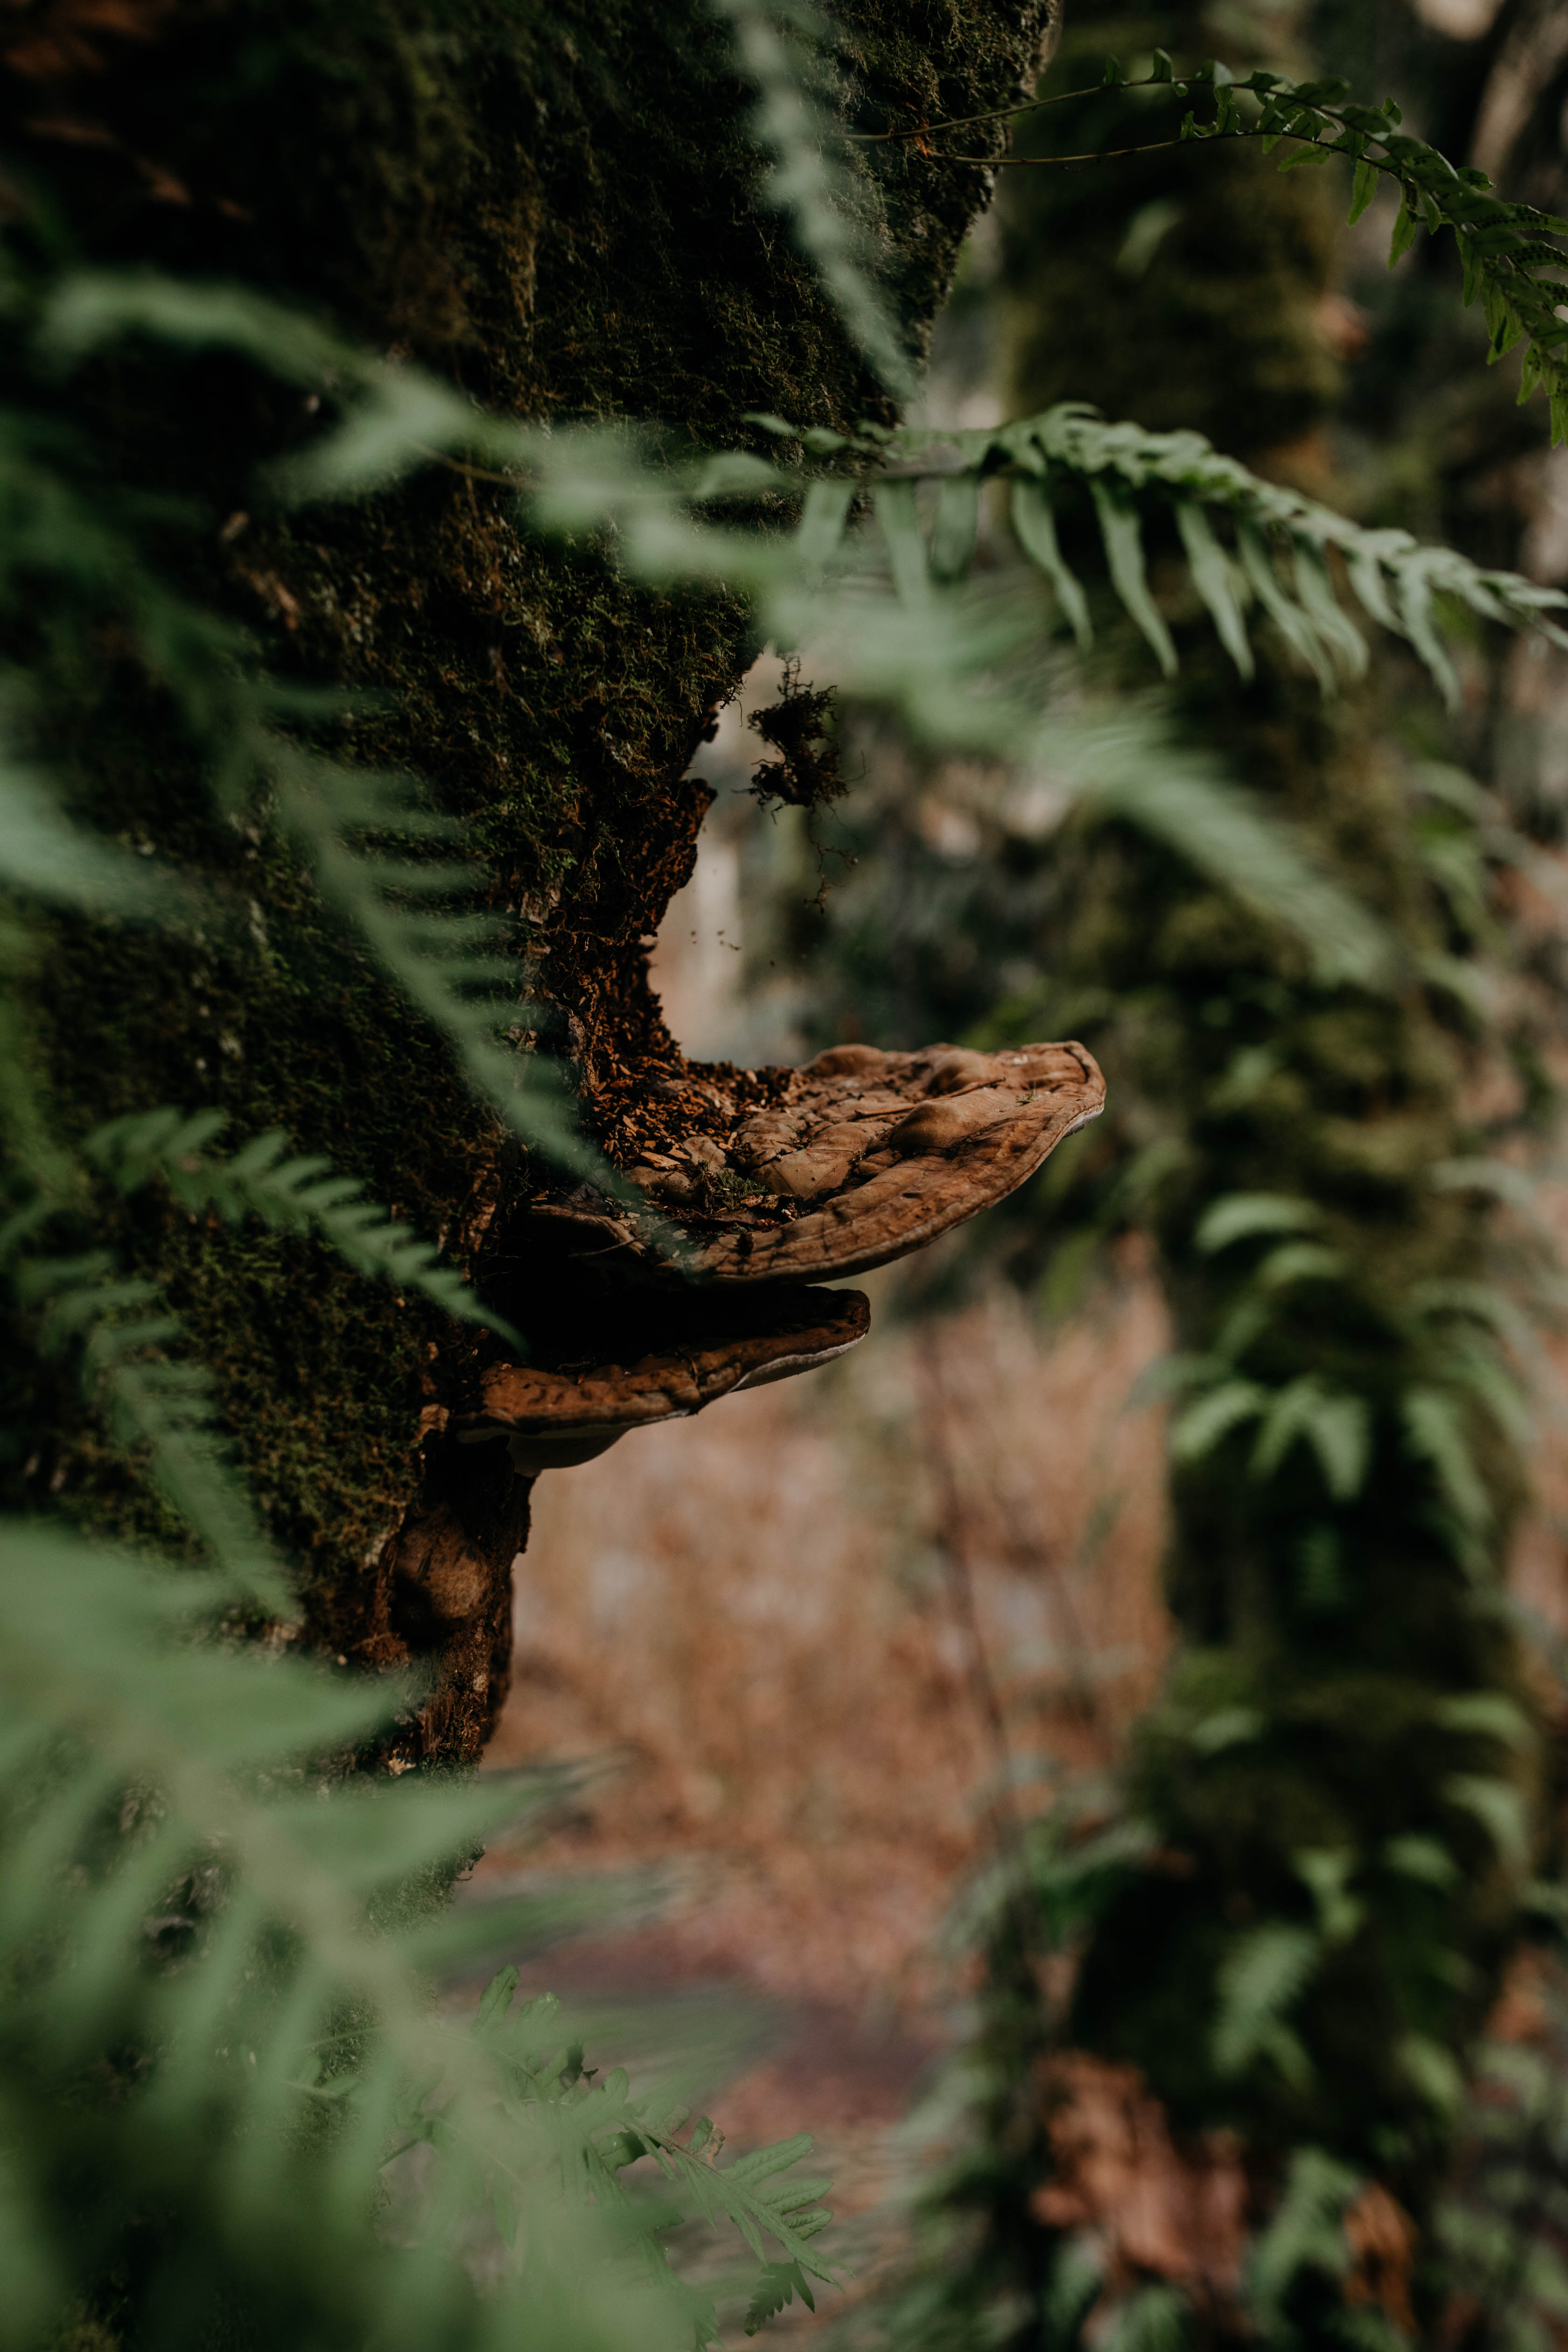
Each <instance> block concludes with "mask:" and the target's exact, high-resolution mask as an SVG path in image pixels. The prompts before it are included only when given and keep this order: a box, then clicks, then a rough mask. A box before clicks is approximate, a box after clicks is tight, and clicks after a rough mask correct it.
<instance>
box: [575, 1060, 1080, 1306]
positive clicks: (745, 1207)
mask: <svg viewBox="0 0 1568 2352" xmlns="http://www.w3.org/2000/svg"><path fill="white" fill-rule="evenodd" d="M689 1091H690V1095H691V1098H692V1100H693V1103H694V1105H695V1115H694V1118H693V1122H692V1123H693V1129H694V1131H693V1132H692V1133H691V1134H689V1135H688V1136H686V1137H685V1138H684V1139H680V1140H678V1141H676V1142H674V1143H672V1144H671V1145H669V1147H668V1149H666V1150H661V1151H658V1152H649V1153H647V1154H646V1155H645V1157H644V1159H643V1160H640V1161H637V1162H636V1163H634V1164H633V1165H632V1166H631V1167H629V1168H628V1169H627V1171H626V1173H627V1175H628V1176H629V1177H630V1178H631V1180H632V1181H633V1182H634V1183H636V1184H637V1186H638V1188H639V1189H640V1190H641V1191H642V1192H645V1193H646V1194H647V1199H648V1204H649V1212H650V1213H649V1215H648V1216H647V1217H646V1218H644V1217H642V1216H639V1215H638V1213H637V1212H636V1211H635V1210H633V1211H629V1212H628V1211H626V1210H620V1209H616V1208H615V1207H614V1206H612V1205H611V1204H610V1203H608V1202H605V1200H604V1199H603V1197H602V1196H587V1197H584V1196H583V1195H581V1194H580V1195H578V1196H577V1197H575V1198H571V1199H567V1200H563V1201H554V1202H552V1201H549V1200H546V1201H543V1202H539V1203H537V1204H536V1205H535V1206H534V1208H533V1209H532V1210H531V1213H530V1223H531V1224H532V1225H533V1227H534V1228H535V1234H534V1238H535V1240H536V1241H538V1242H544V1241H546V1240H549V1241H552V1242H553V1244H554V1246H555V1248H557V1249H561V1250H565V1251H567V1252H570V1253H573V1254H581V1253H591V1254H592V1255H594V1256H595V1259H596V1260H597V1261H598V1265H597V1271H598V1273H599V1275H600V1276H601V1278H607V1279H609V1280H611V1281H645V1282H646V1281H652V1282H679V1281H681V1280H683V1279H684V1280H687V1281H698V1282H706V1283H722V1284H725V1285H729V1284H732V1283H744V1284H748V1285H749V1284H754V1283H774V1282H811V1281H820V1280H822V1279H823V1278H825V1277H826V1278H832V1277H834V1276H846V1275H853V1274H864V1273H867V1272H868V1270H869V1269H870V1268H871V1267H872V1266H878V1265H887V1264H888V1263H889V1260H891V1259H893V1258H898V1257H903V1256H905V1255H907V1254H908V1253H909V1252H910V1251H911V1250H916V1249H920V1248H922V1247H923V1246H924V1244H926V1243H927V1242H931V1241H935V1240H936V1239H937V1237H938V1236H939V1235H940V1234H944V1233H947V1232H949V1231H950V1230H951V1228H952V1226H954V1225H958V1224H962V1223H964V1221H965V1220H966V1219H967V1218H969V1217H973V1216H974V1215H976V1214H977V1213H979V1212H980V1211H981V1210H982V1209H988V1208H991V1207H993V1206H994V1204H995V1203H996V1202H998V1201H1002V1200H1005V1198H1006V1196H1007V1194H1008V1193H1009V1192H1014V1191H1016V1188H1017V1187H1018V1186H1019V1185H1020V1184H1023V1183H1026V1181H1028V1179H1029V1178H1030V1177H1031V1176H1033V1175H1034V1174H1035V1172H1036V1171H1037V1169H1038V1168H1039V1167H1040V1166H1041V1164H1042V1163H1043V1162H1044V1160H1046V1159H1047V1156H1048V1155H1049V1153H1050V1152H1051V1151H1053V1150H1055V1148H1056V1146H1057V1145H1058V1143H1060V1142H1061V1141H1062V1140H1063V1139H1064V1138H1065V1137H1067V1136H1068V1135H1070V1134H1072V1133H1073V1131H1074V1130H1075V1129H1077V1128H1080V1127H1082V1126H1084V1125H1085V1124H1086V1123H1087V1122H1088V1121H1089V1119H1091V1118H1098V1116H1099V1114H1100V1110H1101V1109H1102V1108H1103V1106H1104V1101H1105V1082H1104V1080H1103V1078H1102V1077H1101V1076H1100V1071H1099V1068H1098V1067H1097V1066H1096V1064H1095V1062H1094V1060H1093V1057H1092V1056H1091V1055H1089V1054H1088V1053H1087V1052H1086V1051H1085V1049H1084V1048H1083V1046H1081V1045H1073V1044H1068V1045H1018V1046H1014V1047H1011V1048H1009V1049H1008V1050H1006V1051H1005V1052H1003V1053H996V1054H981V1053H973V1052H971V1051H969V1050H968V1049H967V1048H964V1047H962V1046H955V1045H929V1046H927V1047H926V1048H925V1049H924V1050H923V1051H922V1052H921V1053H918V1054H892V1053H884V1052H882V1051H881V1050H880V1048H879V1047H878V1046H875V1045H835V1046H831V1047H830V1048H829V1049H828V1051H827V1052H826V1053H824V1054H819V1055H817V1057H816V1060H815V1061H814V1062H807V1063H806V1064H805V1066H804V1067H803V1068H800V1069H796V1070H784V1071H760V1072H752V1071H730V1070H726V1069H725V1068H723V1067H722V1066H709V1067H707V1068H695V1069H693V1070H692V1071H691V1072H690V1074H689ZM659 1223H662V1224H663V1226H664V1228H665V1231H666V1233H668V1227H669V1225H671V1224H673V1225H675V1226H676V1227H677V1228H678V1229H679V1232H680V1233H681V1234H682V1235H683V1237H684V1241H685V1244H686V1245H685V1247H684V1249H683V1250H682V1251H681V1252H680V1253H679V1256H677V1257H675V1258H673V1259H672V1258H671V1256H670V1255H669V1253H668V1245H666V1246H664V1247H663V1248H661V1246H660V1241H659V1232H658V1225H659Z"/></svg>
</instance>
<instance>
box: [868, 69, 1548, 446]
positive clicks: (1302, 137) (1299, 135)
mask: <svg viewBox="0 0 1568 2352" xmlns="http://www.w3.org/2000/svg"><path fill="white" fill-rule="evenodd" d="M1106 81H1107V82H1109V83H1112V84H1114V86H1116V87H1118V88H1120V89H1129V90H1148V91H1150V92H1157V93H1159V94H1160V95H1161V96H1163V97H1164V98H1166V99H1169V100H1172V101H1173V102H1175V103H1178V104H1180V103H1182V102H1183V101H1191V100H1196V101H1198V102H1199V104H1202V105H1204V106H1205V108H1206V107H1208V106H1212V113H1210V112H1206V111H1205V113H1202V114H1200V112H1199V111H1198V106H1197V105H1194V104H1191V103H1189V104H1188V105H1187V108H1186V111H1185V113H1184V115H1183V117H1182V118H1181V121H1180V123H1179V126H1178V127H1176V128H1174V129H1173V131H1172V132H1171V133H1169V134H1168V135H1167V136H1166V137H1164V138H1156V139H1153V140H1146V141H1142V142H1140V143H1139V144H1138V145H1137V146H1136V147H1135V148H1132V149H1127V148H1111V149H1109V150H1107V151H1106V152H1105V160H1110V158H1111V157H1114V156H1117V155H1121V154H1125V153H1129V152H1131V153H1136V154H1150V153H1153V152H1156V151H1157V150H1159V149H1160V148H1162V147H1175V146H1182V145H1185V144H1188V143H1189V142H1198V143H1200V144H1201V143H1203V142H1207V141H1213V140H1216V139H1217V140H1227V141H1228V140H1235V139H1257V140H1259V141H1260V142H1262V145H1263V147H1264V149H1265V151H1266V152H1267V151H1268V150H1270V149H1272V148H1275V147H1277V146H1278V145H1279V143H1280V142H1281V141H1289V142H1290V143H1291V146H1292V149H1293V150H1294V152H1291V153H1289V154H1287V155H1285V156H1283V157H1282V158H1281V168H1283V169H1284V170H1287V171H1289V170H1291V169H1293V168H1296V167H1299V166H1300V165H1301V164H1303V163H1322V162H1326V161H1327V159H1328V157H1329V156H1331V155H1344V156H1348V157H1349V158H1350V159H1351V161H1352V163H1353V164H1354V167H1355V169H1354V176H1353V184H1352V195H1351V211H1350V217H1351V220H1352V222H1354V221H1356V220H1358V219H1359V218H1360V217H1361V215H1362V214H1363V212H1364V211H1365V210H1366V207H1367V205H1369V204H1370V203H1371V201H1372V198H1373V194H1374V193H1375V190H1376V186H1377V184H1378V181H1379V180H1380V179H1382V180H1386V181H1388V182H1390V183H1391V184H1393V185H1394V186H1395V187H1397V188H1398V190H1399V195H1400V204H1399V212H1398V215H1397V217H1396V219H1395V221H1394V227H1393V231H1392V233H1391V236H1390V240H1389V267H1390V268H1393V266H1394V263H1395V262H1397V261H1398V260H1399V259H1400V258H1401V257H1402V256H1403V255H1404V254H1405V252H1406V251H1407V250H1408V249H1409V247H1410V246H1411V245H1412V244H1413V242H1414V241H1415V236H1416V233H1417V231H1418V230H1419V229H1422V228H1425V229H1426V231H1427V232H1428V233H1429V234H1430V235H1432V236H1436V235H1438V234H1439V232H1440V231H1441V230H1443V229H1445V228H1447V229H1451V230H1452V232H1453V235H1454V238H1455V241H1456V243H1457V245H1458V249H1459V257H1460V260H1461V263H1462V264H1463V268H1464V299H1465V301H1466V303H1467V304H1468V303H1470V302H1473V301H1474V300H1475V299H1476V298H1477V297H1478V295H1479V298H1480V301H1481V306H1482V309H1483V310H1484V312H1485V314H1486V320H1487V326H1488V329H1489V332H1490V335H1491V350H1490V353H1489V357H1490V358H1491V360H1493V361H1494V362H1495V361H1497V360H1499V359H1500V358H1502V357H1503V356H1504V354H1505V353H1506V352H1510V351H1511V350H1512V349H1513V348H1514V347H1515V346H1516V345H1517V344H1519V343H1523V345H1524V347H1525V350H1524V362H1523V368H1522V371H1521V388H1520V399H1521V401H1524V400H1527V399H1528V398H1529V397H1530V394H1531V393H1532V392H1533V391H1535V390H1536V388H1537V387H1538V386H1540V387H1542V388H1543V389H1544V390H1545V392H1546V394H1547V398H1548V402H1549V404H1550V408H1551V425H1552V440H1553V442H1556V441H1559V440H1561V439H1563V437H1564V436H1568V330H1565V328H1564V323H1563V320H1562V319H1561V317H1560V316H1559V310H1558V306H1559V305H1560V303H1561V302H1562V300H1563V291H1564V289H1563V281H1562V280H1561V278H1540V277H1538V276H1537V274H1536V273H1537V272H1538V271H1539V270H1542V269H1555V270H1559V271H1561V270H1562V269H1563V268H1564V267H1565V266H1568V251H1565V250H1564V247H1563V239H1564V238H1565V237H1568V221H1562V220H1559V219H1557V218H1556V216H1555V215H1552V214H1551V213H1543V212H1540V211H1538V210H1537V209H1536V208H1535V207H1534V206H1533V205H1519V204H1510V203H1509V202H1507V201H1506V199H1504V198H1503V197H1500V196H1498V195H1496V194H1493V193H1492V184H1491V182H1490V180H1489V178H1488V177H1487V174H1486V173H1484V172H1482V171H1479V170H1478V169H1477V168H1476V167H1475V166H1474V165H1472V164H1465V165H1461V166H1460V167H1459V168H1458V170H1456V169H1455V167H1454V165H1453V164H1452V163H1450V162H1449V161H1448V159H1447V156H1446V155H1444V154H1442V153H1441V152H1439V151H1438V150H1437V149H1436V147H1433V146H1430V145H1429V144H1428V143H1427V142H1426V141H1425V140H1422V139H1414V138H1412V137H1410V135H1409V134H1408V133H1407V132H1406V131H1404V130H1403V129H1402V128H1401V124H1402V121H1403V117H1402V115H1401V113H1400V110H1399V108H1398V107H1397V106H1396V105H1395V103H1394V100H1393V99H1385V100H1384V102H1383V104H1382V105H1381V106H1376V107H1373V106H1364V105H1360V104H1357V103H1355V102H1354V101H1353V100H1352V98H1351V92H1350V85H1349V83H1348V82H1345V81H1342V80H1340V79H1337V78H1333V77H1330V78H1327V79H1319V80H1316V81H1310V82H1298V81H1293V80H1291V79H1289V76H1288V75H1285V74H1279V73H1273V72H1267V71H1264V70H1261V69H1260V70H1258V71H1257V72H1255V73H1252V74H1249V75H1247V78H1246V79H1245V80H1237V78H1236V76H1235V74H1234V73H1233V72H1232V70H1231V68H1229V67H1228V66H1226V65H1225V64H1224V63H1222V62H1221V61H1220V60H1218V59H1217V58H1210V59H1208V60H1207V61H1206V62H1205V63H1204V64H1203V65H1200V66H1198V67H1197V68H1195V69H1194V71H1192V72H1191V73H1184V74H1175V73H1173V71H1172V69H1171V61H1170V58H1168V57H1167V56H1166V55H1165V53H1164V52H1163V50H1157V51H1156V52H1155V58H1154V70H1153V71H1152V73H1150V74H1148V75H1145V76H1141V77H1140V78H1139V79H1136V80H1134V79H1130V78H1129V77H1128V75H1127V73H1126V70H1125V68H1123V67H1122V65H1121V62H1120V61H1119V60H1118V59H1116V58H1110V59H1109V60H1108V61H1107V67H1106ZM1098 94H1099V92H1098V91H1097V90H1091V89H1080V90H1061V91H1058V92H1056V93H1054V94H1053V95H1052V96H1051V97H1049V98H1047V99H1035V100H1028V101H1026V103H1024V104H1022V105H1019V106H1012V107H1003V108H999V109H997V110H994V112H991V113H988V114H983V115H973V116H966V117H963V118H958V119H954V120H952V121H938V122H922V123H921V125H920V126H919V129H918V131H905V130H898V131H881V132H874V133H871V134H870V135H869V137H868V138H866V137H864V136H863V138H862V143H866V144H879V143H884V142H908V141H910V140H914V139H918V140H919V142H920V143H919V147H918V151H917V152H918V153H919V154H920V155H921V157H922V158H923V159H924V160H925V161H926V162H927V163H930V164H931V165H932V166H937V167H940V166H941V165H942V164H944V163H948V164H952V163H959V164H976V163H994V161H995V159H994V158H992V157H987V156H983V155H972V154H965V153H963V152H962V151H961V150H959V149H954V148H952V147H947V148H943V147H942V146H941V145H939V144H936V143H934V142H937V141H939V140H940V139H941V138H942V134H943V133H945V132H950V131H965V130H969V129H972V128H973V127H974V126H975V125H976V124H979V123H987V124H989V123H995V122H1001V121H1007V120H1010V119H1013V118H1016V117H1017V116H1020V115H1025V114H1033V113H1037V112H1038V111H1040V110H1041V109H1042V108H1047V107H1051V106H1061V105H1065V104H1068V102H1070V101H1071V100H1074V99H1083V98H1091V97H1095V96H1098ZM1003 160H1004V163H1005V166H1006V167H1007V168H1011V169H1014V170H1024V171H1053V170H1060V169H1062V168H1063V167H1064V166H1068V165H1070V166H1071V167H1073V168H1074V169H1081V168H1082V167H1083V166H1084V165H1085V164H1088V163H1095V162H1097V161H1100V160H1101V158H1100V157H1099V156H1097V155H1096V154H1094V153H1093V152H1089V153H1088V154H1080V155H1073V154H1040V155H1012V156H1008V157H1006V158H1005V159H1003Z"/></svg>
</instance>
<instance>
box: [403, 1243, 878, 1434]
mask: <svg viewBox="0 0 1568 2352" xmlns="http://www.w3.org/2000/svg"><path fill="white" fill-rule="evenodd" d="M628 1304H629V1306H630V1307H631V1310H632V1311H631V1312H630V1313H629V1314H626V1315H624V1316H623V1317H621V1318H616V1319H617V1320H618V1321H619V1323H620V1331H619V1333H618V1335H617V1336H618V1340H619V1344H618V1347H617V1349H616V1357H617V1359H618V1360H599V1361H588V1362H584V1360H583V1359H582V1356H581V1352H580V1350H579V1352H578V1355H577V1359H576V1360H575V1361H574V1362H573V1363H570V1364H560V1365H558V1366H556V1367H555V1368H553V1369H551V1368H546V1367H544V1366H542V1365H540V1364H537V1363H533V1364H512V1363H498V1364H492V1365H491V1366H490V1367H489V1369H488V1370H486V1371H485V1372H484V1373H483V1374H482V1375H481V1379H480V1398H481V1401H480V1402H479V1406H478V1408H477V1409H476V1410H475V1411H474V1412H469V1413H463V1414H454V1416H453V1418H452V1420H451V1422H450V1423H449V1424H448V1434H449V1435H450V1436H451V1437H453V1438H455V1439H456V1440H457V1442H458V1444H460V1445H478V1444H486V1443H489V1442H493V1441H494V1440H496V1439H499V1438H504V1439H505V1440H506V1441H507V1450H508V1452H509V1454H510V1458H511V1463H512V1466H513V1468H514V1469H517V1470H520V1471H521V1472H523V1474H524V1475H527V1476H530V1477H534V1476H537V1475H538V1474H539V1472H540V1471H542V1470H553V1469H571V1468H574V1466H575V1465H577V1464H578V1463H582V1462H591V1461H593V1460H594V1458H595V1455H597V1454H603V1453H605V1451H606V1449H607V1448H608V1447H610V1446H612V1445H613V1444H615V1443H616V1439H617V1438H620V1437H624V1436H625V1435H626V1433H627V1431H628V1430H633V1429H649V1428H652V1427H653V1426H654V1425H655V1424H656V1423H659V1422H665V1421H678V1420H682V1419H684V1418H685V1417H686V1416H688V1415H689V1414H691V1413H694V1412H701V1410H702V1408H703V1406H704V1405H709V1404H712V1403H714V1402H716V1401H717V1400H718V1399H719V1398H720V1397H723V1396H732V1395H734V1394H735V1393H736V1391H738V1390H741V1389H754V1388H762V1387H763V1386H765V1385H766V1383H767V1382H769V1381H782V1380H785V1379H787V1378H788V1377H789V1375H790V1374H791V1373H793V1372H807V1371H813V1370H816V1366H817V1365H819V1364H826V1363H829V1362H831V1361H832V1360H833V1358H834V1357H836V1356H842V1355H843V1354H844V1353H845V1352H846V1350H847V1349H850V1348H852V1347H854V1345H855V1344H856V1342H857V1340H858V1339H864V1338H865V1336H866V1332H867V1330H868V1328H869V1325H870V1320H871V1307H870V1301H869V1300H868V1298H867V1297H866V1296H865V1293H864V1292H863V1291H859V1290H806V1289H798V1288H789V1289H779V1290H774V1291H770V1292H769V1294H768V1296H767V1297H766V1299H765V1300H763V1301H752V1300H751V1299H749V1298H748V1299H744V1300H741V1299H737V1298H736V1297H734V1294H733V1293H730V1294H725V1293H723V1292H714V1291H712V1290H696V1291H691V1292H688V1293H686V1294H685V1295H684V1296H681V1295H679V1294H678V1295H676V1296H673V1297H671V1296H667V1295H663V1294H660V1295H659V1296H658V1298H657V1302H656V1301H655V1300H654V1299H652V1298H650V1297H649V1294H647V1292H644V1293H642V1294H640V1296H639V1295H635V1294H634V1296H633V1297H632V1299H631V1300H630V1301H629V1302H628ZM655 1304H657V1308H658V1312H657V1313H656V1314H653V1315H650V1314H649V1313H648V1311H647V1309H648V1307H649V1306H652V1305H655ZM738 1308H739V1309H741V1310H742V1311H741V1312H739V1313H738V1312H737V1311H736V1310H737V1309H738ZM639 1309H640V1312H639V1311H638V1310H639ZM604 1345H605V1341H604V1340H602V1341H601V1346H604Z"/></svg>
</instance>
